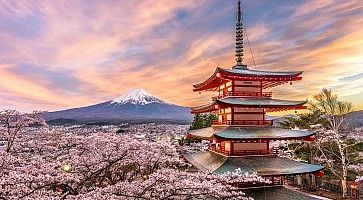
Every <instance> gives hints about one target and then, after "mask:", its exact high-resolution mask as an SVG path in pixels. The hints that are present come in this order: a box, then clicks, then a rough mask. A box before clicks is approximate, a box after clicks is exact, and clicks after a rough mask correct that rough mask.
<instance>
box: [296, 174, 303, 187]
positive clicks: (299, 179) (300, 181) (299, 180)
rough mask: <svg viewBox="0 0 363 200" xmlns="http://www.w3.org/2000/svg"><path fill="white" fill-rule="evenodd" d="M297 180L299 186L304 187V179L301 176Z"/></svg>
mask: <svg viewBox="0 0 363 200" xmlns="http://www.w3.org/2000/svg"><path fill="white" fill-rule="evenodd" d="M296 179H297V185H298V186H300V187H301V186H302V177H301V175H297V176H296Z"/></svg>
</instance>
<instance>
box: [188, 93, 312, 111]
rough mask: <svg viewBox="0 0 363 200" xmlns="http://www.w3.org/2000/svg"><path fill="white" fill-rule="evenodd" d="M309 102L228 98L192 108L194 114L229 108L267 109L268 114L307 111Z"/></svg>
mask: <svg viewBox="0 0 363 200" xmlns="http://www.w3.org/2000/svg"><path fill="white" fill-rule="evenodd" d="M306 103H307V101H289V100H279V99H269V98H249V97H247V98H240V97H226V98H223V99H218V100H216V101H214V102H212V103H209V104H206V105H202V106H196V107H192V114H197V113H206V112H214V111H217V110H219V109H223V108H228V107H238V108H265V109H266V112H275V111H284V110H292V109H295V110H300V109H306V106H304V104H306Z"/></svg>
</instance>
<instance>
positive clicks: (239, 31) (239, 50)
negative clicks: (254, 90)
mask: <svg viewBox="0 0 363 200" xmlns="http://www.w3.org/2000/svg"><path fill="white" fill-rule="evenodd" d="M242 17H243V16H242V9H241V0H238V11H237V23H236V61H237V64H236V66H235V67H234V68H240V69H248V68H247V65H244V64H243V25H242V22H243V18H242Z"/></svg>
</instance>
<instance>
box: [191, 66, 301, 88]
mask: <svg viewBox="0 0 363 200" xmlns="http://www.w3.org/2000/svg"><path fill="white" fill-rule="evenodd" d="M302 73H303V72H302V71H280V72H274V71H262V70H250V69H244V68H232V69H223V68H220V67H217V69H216V70H215V72H214V73H213V74H212V76H210V77H209V78H208V79H207V80H205V81H203V82H201V83H198V84H195V85H193V87H194V91H201V90H208V89H213V88H216V87H218V86H220V85H222V84H224V83H226V82H228V81H229V80H244V81H251V80H259V81H262V87H263V88H264V89H266V88H270V87H274V86H277V85H281V84H283V83H286V82H289V81H298V80H301V77H300V75H301V74H302Z"/></svg>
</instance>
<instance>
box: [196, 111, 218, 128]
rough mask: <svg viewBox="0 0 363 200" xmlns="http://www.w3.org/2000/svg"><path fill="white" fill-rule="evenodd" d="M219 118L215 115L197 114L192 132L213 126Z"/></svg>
mask: <svg viewBox="0 0 363 200" xmlns="http://www.w3.org/2000/svg"><path fill="white" fill-rule="evenodd" d="M217 119H218V116H217V115H215V114H196V115H194V120H193V123H192V126H191V128H190V129H191V130H194V129H201V128H206V127H210V126H212V122H213V120H217Z"/></svg>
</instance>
